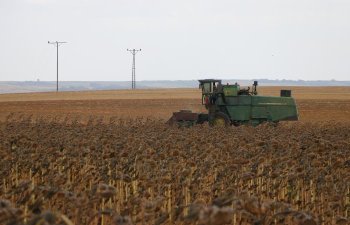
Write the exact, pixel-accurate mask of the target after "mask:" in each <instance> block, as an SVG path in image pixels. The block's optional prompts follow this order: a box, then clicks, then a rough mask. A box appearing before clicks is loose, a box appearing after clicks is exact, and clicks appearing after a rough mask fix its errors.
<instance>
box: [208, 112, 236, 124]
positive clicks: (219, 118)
mask: <svg viewBox="0 0 350 225" xmlns="http://www.w3.org/2000/svg"><path fill="white" fill-rule="evenodd" d="M230 123H231V121H230V118H229V117H228V116H227V114H225V113H223V112H217V113H215V116H214V118H213V119H212V120H211V121H210V126H213V127H227V126H229V125H230Z"/></svg>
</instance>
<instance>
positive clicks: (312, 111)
mask: <svg viewBox="0 0 350 225" xmlns="http://www.w3.org/2000/svg"><path fill="white" fill-rule="evenodd" d="M280 89H291V90H292V95H293V96H294V97H295V98H296V101H297V105H298V110H299V118H300V120H301V121H310V122H317V121H332V120H335V121H350V87H282V88H281V87H260V88H259V91H260V92H259V94H260V95H271V96H278V95H279V90H280ZM180 109H190V110H193V111H196V112H200V111H205V109H204V107H203V106H202V105H201V102H200V90H198V89H157V90H151V89H148V90H134V91H133V90H114V91H83V92H59V93H55V92H53V93H29V94H2V95H0V121H4V120H5V119H6V117H7V116H8V115H9V114H10V113H15V114H18V115H20V114H22V115H33V118H36V117H62V118H64V117H66V116H69V117H70V118H76V119H79V120H83V121H84V120H87V119H88V118H89V117H90V116H93V115H94V116H101V117H103V118H104V119H105V120H108V119H109V118H111V117H122V118H135V117H152V118H161V119H164V120H165V119H167V118H169V117H170V116H171V113H172V112H174V111H178V110H180Z"/></svg>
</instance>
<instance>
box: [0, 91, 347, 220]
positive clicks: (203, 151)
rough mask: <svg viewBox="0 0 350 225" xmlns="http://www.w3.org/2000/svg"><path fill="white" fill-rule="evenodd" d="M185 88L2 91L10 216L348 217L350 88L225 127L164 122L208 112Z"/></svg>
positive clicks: (303, 98)
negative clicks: (294, 115) (281, 119)
mask: <svg viewBox="0 0 350 225" xmlns="http://www.w3.org/2000/svg"><path fill="white" fill-rule="evenodd" d="M298 90H299V91H298ZM321 90H322V91H321ZM325 90H328V91H329V92H332V93H333V94H330V95H327V94H325V93H327V91H325ZM177 91H181V90H169V91H167V90H162V92H160V93H158V95H157V94H155V93H154V92H152V91H151V90H148V91H144V93H143V94H142V95H143V99H138V98H141V97H140V96H138V97H135V98H134V97H129V98H128V97H127V95H128V93H130V95H133V93H131V92H128V91H123V93H119V94H120V96H121V97H120V99H117V98H116V97H113V96H114V95H113V92H108V93H109V94H103V93H102V92H101V93H97V94H96V96H101V95H104V97H103V98H101V99H99V98H100V97H96V98H95V99H94V95H93V93H92V92H89V93H86V95H88V96H89V97H86V95H85V94H84V93H74V94H72V99H71V100H68V99H69V97H68V94H67V93H58V94H55V93H42V94H28V96H26V95H22V94H21V95H16V96H17V97H14V95H1V96H0V101H1V102H0V115H1V121H2V122H1V129H0V140H1V142H0V158H1V167H0V177H1V178H2V179H1V180H0V186H1V188H0V199H2V200H0V224H25V223H27V224H68V225H71V224H93V225H97V224H104V225H105V224H118V225H120V224H124V225H126V224H217V225H219V224H290V225H306V224H310V225H313V224H349V221H350V176H349V174H350V97H349V92H350V88H342V87H339V88H322V89H320V88H310V89H308V88H305V87H304V88H300V89H297V88H296V89H295V91H294V95H295V96H296V98H297V103H298V107H299V113H300V119H301V121H299V122H285V123H281V124H280V125H278V126H277V127H275V126H271V125H268V124H263V125H261V126H258V127H256V128H253V127H248V126H240V127H229V128H227V129H220V128H209V127H208V126H207V125H201V126H195V127H192V128H186V129H183V128H182V129H179V128H176V127H169V126H166V125H165V124H164V120H165V119H166V118H168V117H169V116H170V114H171V112H172V111H177V110H179V109H181V108H190V109H193V110H195V111H200V110H202V107H201V105H200V102H199V100H198V99H199V97H198V96H199V95H200V93H199V92H198V93H197V90H188V92H187V94H186V95H182V94H181V93H177ZM139 92H142V91H139ZM146 92H149V93H146ZM262 92H265V93H271V94H272V95H278V89H277V88H270V89H268V88H266V89H263V88H262ZM317 92H320V95H318V94H317ZM344 92H345V94H342V93H344ZM115 93H118V91H116V92H115ZM194 93H195V94H194ZM322 93H323V94H322ZM61 94H62V96H63V97H62V96H61V97H62V99H64V100H62V99H60V97H59V96H60V95H61ZM116 95H118V94H116ZM19 96H21V97H19ZM64 96H66V97H64ZM154 96H158V97H154ZM321 96H323V97H321ZM16 98H17V99H16ZM25 99H28V101H26V100H25ZM29 100H30V101H29ZM136 117H139V119H136ZM146 118H148V119H146Z"/></svg>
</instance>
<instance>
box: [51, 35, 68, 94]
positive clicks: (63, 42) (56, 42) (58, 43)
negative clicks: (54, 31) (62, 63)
mask: <svg viewBox="0 0 350 225" xmlns="http://www.w3.org/2000/svg"><path fill="white" fill-rule="evenodd" d="M47 43H48V44H51V45H55V47H56V48H57V82H56V92H57V91H58V46H60V45H61V44H65V43H67V42H65V41H54V42H50V41H48V42H47Z"/></svg>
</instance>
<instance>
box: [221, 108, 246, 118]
mask: <svg viewBox="0 0 350 225" xmlns="http://www.w3.org/2000/svg"><path fill="white" fill-rule="evenodd" d="M226 109H227V111H228V113H229V117H230V118H231V120H249V119H250V112H251V106H227V107H226Z"/></svg>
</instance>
